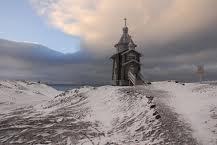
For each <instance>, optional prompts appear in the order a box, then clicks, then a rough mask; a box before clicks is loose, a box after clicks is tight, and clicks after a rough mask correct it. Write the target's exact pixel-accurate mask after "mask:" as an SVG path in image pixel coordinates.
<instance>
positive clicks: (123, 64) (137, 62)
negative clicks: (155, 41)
mask: <svg viewBox="0 0 217 145" xmlns="http://www.w3.org/2000/svg"><path fill="white" fill-rule="evenodd" d="M131 62H135V63H137V64H139V65H141V63H139V62H138V61H137V60H135V59H133V60H130V61H128V62H125V63H124V64H123V66H125V65H127V64H129V63H131Z"/></svg>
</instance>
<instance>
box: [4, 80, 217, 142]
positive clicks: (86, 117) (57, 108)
mask: <svg viewBox="0 0 217 145" xmlns="http://www.w3.org/2000/svg"><path fill="white" fill-rule="evenodd" d="M1 84H2V86H1V88H0V92H1V93H2V94H4V95H3V96H4V97H2V95H1V96H0V97H2V98H6V99H5V100H6V101H4V102H10V97H5V96H10V95H9V94H13V95H14V96H15V98H16V99H17V100H19V101H14V102H15V106H18V107H19V106H20V105H22V108H17V109H16V110H10V111H2V114H1V115H0V144H16V145H17V144H20V145H25V144H31V145H32V144H33V145H35V144H49V145H67V144H68V145H152V144H153V145H165V144H169V145H183V144H185V145H198V144H204V145H215V144H217V142H216V141H217V135H216V129H217V126H216V124H217V116H216V111H217V110H216V106H217V105H216V104H217V102H216V101H217V95H216V94H217V88H216V87H217V86H213V85H206V84H187V83H186V84H182V83H175V82H155V83H153V84H152V85H149V86H136V87H114V86H102V87H83V88H80V89H73V90H69V91H66V92H58V91H56V90H54V89H52V88H50V87H48V86H46V85H42V84H37V83H33V82H16V81H10V82H9V81H2V82H1ZM17 91H18V92H17ZM19 91H22V93H19ZM36 92H37V93H36ZM39 92H40V93H39ZM20 94H23V95H20ZM7 98H9V99H8V101H7ZM44 98H46V99H45V100H47V101H43V100H44ZM23 100H24V101H23ZM19 102H22V103H19ZM25 102H26V103H27V104H28V105H27V106H26V107H24V106H23V104H25ZM29 105H31V106H29Z"/></svg>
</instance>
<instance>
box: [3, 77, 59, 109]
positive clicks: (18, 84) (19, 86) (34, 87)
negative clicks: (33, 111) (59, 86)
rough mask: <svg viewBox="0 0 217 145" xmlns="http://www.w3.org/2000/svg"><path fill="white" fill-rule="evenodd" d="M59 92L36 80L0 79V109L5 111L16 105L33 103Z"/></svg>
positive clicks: (49, 97) (47, 98)
mask: <svg viewBox="0 0 217 145" xmlns="http://www.w3.org/2000/svg"><path fill="white" fill-rule="evenodd" d="M59 93H60V92H59V91H57V90H55V89H53V88H51V87H49V86H46V85H44V84H39V83H36V82H30V81H0V111H1V113H5V111H9V110H10V109H15V108H17V107H22V106H26V105H35V104H38V103H40V102H42V101H45V100H49V99H51V98H52V97H54V96H56V95H57V94H59Z"/></svg>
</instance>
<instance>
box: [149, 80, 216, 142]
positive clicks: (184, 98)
mask: <svg viewBox="0 0 217 145" xmlns="http://www.w3.org/2000/svg"><path fill="white" fill-rule="evenodd" d="M152 89H154V90H156V89H159V90H163V91H166V92H168V94H169V96H170V97H168V99H167V103H166V104H167V105H169V106H170V107H171V108H173V109H174V111H175V112H177V113H178V114H180V117H181V118H180V119H183V120H184V121H185V122H187V123H189V124H190V125H191V126H192V129H193V131H194V132H193V133H194V136H195V137H196V138H197V139H198V141H199V142H200V143H201V144H204V145H214V144H217V126H216V125H217V86H215V85H209V84H199V83H184V84H181V83H175V82H155V83H153V88H152Z"/></svg>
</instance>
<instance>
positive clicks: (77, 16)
mask: <svg viewBox="0 0 217 145" xmlns="http://www.w3.org/2000/svg"><path fill="white" fill-rule="evenodd" d="M32 3H33V5H34V6H35V7H37V10H38V11H39V13H40V14H41V15H43V16H46V17H47V18H48V21H49V23H50V24H51V25H53V26H54V27H56V28H58V29H60V30H62V31H63V32H65V33H67V34H71V35H77V36H80V37H81V38H82V39H83V43H84V44H85V46H88V48H89V49H90V50H91V51H93V52H94V53H108V51H111V47H113V45H112V44H114V43H115V42H116V41H117V39H119V35H120V33H121V32H120V30H121V26H122V25H123V24H122V23H123V21H122V19H123V18H124V17H127V18H128V20H129V21H128V23H129V25H130V30H131V32H132V33H133V36H134V37H135V39H136V40H137V41H139V42H140V43H141V46H143V45H145V44H148V45H150V44H153V43H154V44H155V43H160V44H161V43H168V41H172V40H176V39H177V38H178V37H185V36H186V35H192V33H195V32H198V31H203V30H206V29H208V28H210V26H214V25H216V22H217V12H216V11H217V10H216V9H215V6H216V5H217V2H216V1H215V0H206V1H204V0H191V1H189V0H164V1H160V2H159V0H136V1H135V0H119V1H117V0H45V1H43V2H41V1H40V0H32ZM41 11H43V12H41ZM142 42H143V44H142Z"/></svg>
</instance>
